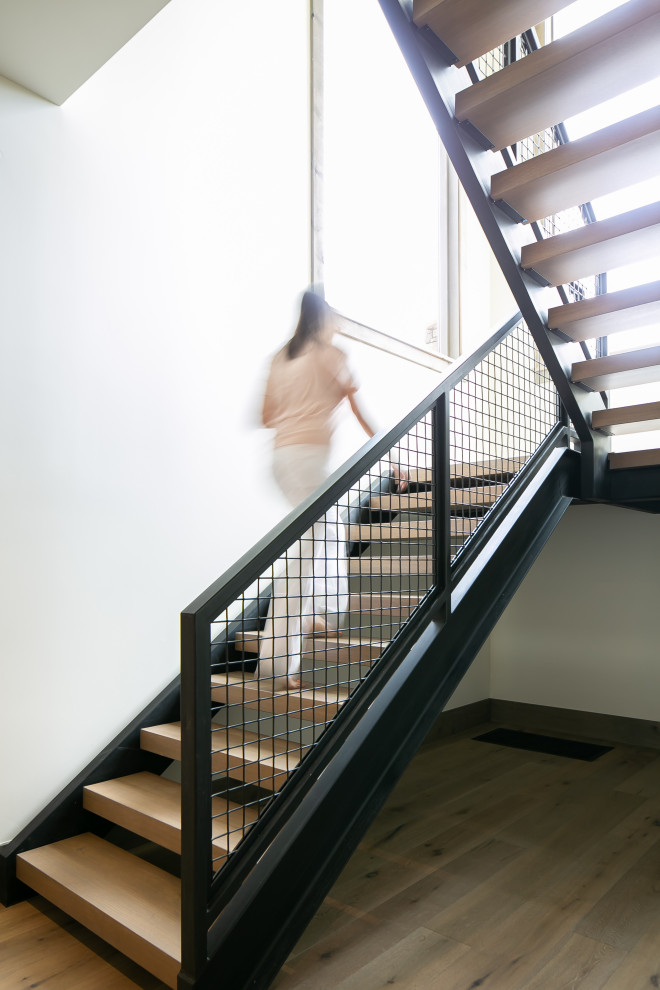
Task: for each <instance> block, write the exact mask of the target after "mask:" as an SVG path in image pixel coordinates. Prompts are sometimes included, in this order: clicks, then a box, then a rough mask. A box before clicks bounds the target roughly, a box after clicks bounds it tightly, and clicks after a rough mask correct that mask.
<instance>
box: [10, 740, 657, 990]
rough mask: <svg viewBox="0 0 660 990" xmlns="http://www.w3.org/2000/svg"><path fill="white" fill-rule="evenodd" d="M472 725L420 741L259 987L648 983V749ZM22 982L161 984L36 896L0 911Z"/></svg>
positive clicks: (652, 940)
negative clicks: (523, 744) (545, 748)
mask: <svg viewBox="0 0 660 990" xmlns="http://www.w3.org/2000/svg"><path fill="white" fill-rule="evenodd" d="M489 727H492V726H489ZM485 728H486V727H484V726H482V727H479V729H478V730H477V729H473V730H472V731H471V733H469V734H463V735H461V736H458V737H456V736H455V737H452V738H451V739H449V740H442V741H439V742H436V743H433V744H429V745H427V746H426V747H425V748H424V749H423V750H422V751H421V752H420V753H419V754H418V756H417V757H416V758H415V760H414V761H413V763H412V764H411V766H410V767H409V769H408V771H407V772H406V774H405V775H404V777H403V778H402V780H401V782H400V783H399V785H398V787H397V788H396V790H395V791H394V793H393V794H392V796H391V797H390V799H389V800H388V802H387V804H386V806H385V808H384V809H383V811H382V812H381V814H380V815H379V817H378V818H377V820H376V821H375V823H374V825H373V826H372V828H371V829H370V830H369V832H368V834H367V835H366V836H365V838H364V840H363V841H362V842H361V844H360V847H359V849H358V851H357V852H356V854H355V855H354V856H353V858H352V859H351V861H350V863H349V864H348V865H347V867H346V868H345V870H344V871H343V873H342V875H341V877H340V878H339V880H338V881H337V883H336V884H335V886H334V887H333V889H332V891H331V893H330V895H329V896H328V897H327V898H326V899H325V901H324V903H323V905H322V906H321V908H320V909H319V911H318V912H317V914H316V916H315V918H314V919H313V921H312V923H311V925H310V926H309V928H308V929H307V931H306V932H305V934H304V935H303V937H302V938H301V939H300V941H299V943H298V945H297V946H296V947H295V949H294V951H293V952H292V954H291V956H290V957H289V959H288V960H287V963H286V965H285V967H284V968H283V970H282V971H281V972H280V974H279V975H278V977H277V978H276V980H275V982H274V983H273V990H325V988H327V990H330V988H333V990H334V988H337V990H385V988H387V987H390V986H394V987H397V988H399V990H474V988H477V987H479V988H482V990H564V988H566V990H568V988H570V990H601V988H602V990H647V988H654V987H656V988H657V987H660V753H659V752H658V751H657V750H650V749H649V750H647V749H636V748H632V747H630V748H628V747H624V746H616V747H615V748H614V749H613V750H612V751H611V752H610V753H607V754H606V755H604V756H602V757H600V758H599V759H598V760H596V761H595V762H593V763H585V762H582V761H578V760H572V759H568V758H565V757H557V756H546V755H543V754H539V753H532V752H526V751H523V750H516V749H508V748H505V747H500V746H494V745H492V744H490V743H483V742H477V741H475V740H473V739H472V738H470V736H472V735H476V734H477V733H478V731H483V730H484V729H485ZM34 986H39V987H40V988H44V990H83V988H84V990H130V988H133V987H140V988H143V990H161V987H162V984H160V983H158V981H156V980H154V979H153V978H152V977H150V976H149V975H148V974H146V973H144V972H143V971H142V970H140V969H139V968H138V967H136V966H134V965H133V964H132V963H130V962H129V961H128V960H126V959H125V958H124V957H123V956H121V955H120V954H119V953H116V952H114V950H112V949H110V948H109V947H107V946H105V945H104V943H102V942H100V940H98V939H96V938H95V937H94V936H92V935H90V934H89V933H88V932H86V931H85V930H84V929H83V928H81V927H80V926H79V925H77V924H76V923H75V922H73V921H71V920H70V919H68V918H67V917H66V916H65V915H63V914H62V913H61V912H59V911H57V910H56V909H54V908H51V907H49V906H48V905H47V904H46V902H44V901H43V900H41V899H40V898H35V899H34V900H32V901H30V902H26V903H23V904H19V905H16V906H14V907H12V908H9V909H3V908H0V990H17V988H21V987H34ZM219 990H235V988H222V987H219Z"/></svg>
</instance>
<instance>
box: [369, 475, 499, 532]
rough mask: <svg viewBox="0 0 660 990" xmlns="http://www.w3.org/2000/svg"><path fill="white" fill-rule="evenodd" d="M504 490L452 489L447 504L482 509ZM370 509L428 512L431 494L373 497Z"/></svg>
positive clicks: (494, 487) (481, 487)
mask: <svg viewBox="0 0 660 990" xmlns="http://www.w3.org/2000/svg"><path fill="white" fill-rule="evenodd" d="M505 488H506V485H503V484H501V485H475V486H473V487H469V488H452V489H451V492H450V495H449V503H450V506H451V507H452V508H470V507H474V508H484V507H487V506H490V505H493V504H494V503H495V502H496V501H497V499H498V498H499V497H500V495H501V494H502V492H503V491H504V489H505ZM370 508H372V509H376V510H384V511H388V512H430V511H431V510H432V508H433V497H432V493H431V492H423V491H422V492H410V494H407V495H375V496H373V498H372V499H371V502H370ZM372 525H376V526H377V525H378V524H372ZM418 525H419V524H418ZM351 539H353V537H351Z"/></svg>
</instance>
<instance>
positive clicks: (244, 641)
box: [236, 631, 387, 659]
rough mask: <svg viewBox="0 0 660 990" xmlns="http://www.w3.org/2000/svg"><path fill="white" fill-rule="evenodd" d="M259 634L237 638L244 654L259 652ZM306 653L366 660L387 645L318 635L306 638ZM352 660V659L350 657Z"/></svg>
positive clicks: (375, 655) (237, 644)
mask: <svg viewBox="0 0 660 990" xmlns="http://www.w3.org/2000/svg"><path fill="white" fill-rule="evenodd" d="M259 635H260V634H259V633H258V632H257V631H251V632H245V633H243V634H242V636H241V637H240V640H239V637H237V639H236V647H237V649H241V647H242V651H243V652H244V653H254V654H256V653H258V652H259ZM306 644H307V645H306V646H305V653H324V652H326V651H327V650H329V649H331V650H333V651H339V653H340V654H341V653H348V654H349V655H350V654H353V653H355V654H357V657H356V659H364V658H365V657H366V656H367V655H368V656H369V657H371V658H373V657H377V656H380V654H381V653H382V652H383V650H384V649H385V647H386V645H387V644H386V643H376V642H373V641H372V640H361V639H354V638H351V639H348V638H347V637H344V636H336V635H325V634H324V633H316V634H315V635H314V636H310V637H309V638H307V637H306ZM350 658H351V659H352V657H350ZM347 659H348V657H347Z"/></svg>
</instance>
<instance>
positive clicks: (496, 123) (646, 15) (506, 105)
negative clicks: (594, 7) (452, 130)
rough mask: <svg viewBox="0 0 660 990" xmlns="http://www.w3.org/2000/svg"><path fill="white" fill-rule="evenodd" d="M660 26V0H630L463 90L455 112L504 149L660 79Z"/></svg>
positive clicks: (494, 144) (459, 118) (496, 146)
mask: <svg viewBox="0 0 660 990" xmlns="http://www.w3.org/2000/svg"><path fill="white" fill-rule="evenodd" d="M659 32H660V9H659V7H658V0H629V2H628V3H626V4H624V5H623V6H622V7H619V8H616V9H615V10H612V11H610V12H609V13H607V14H604V15H603V16H602V17H599V18H598V19H597V20H595V21H592V22H591V23H589V24H586V25H585V26H584V27H582V28H580V29H579V30H577V31H573V32H572V33H571V34H568V35H566V36H565V37H563V38H559V39H557V40H556V41H553V42H552V43H551V44H550V45H546V46H545V47H543V48H540V49H539V50H538V51H535V52H532V53H531V54H529V55H527V56H526V57H525V58H523V59H520V60H518V61H516V62H513V63H511V64H510V65H507V66H506V67H505V68H504V69H501V70H500V71H499V72H496V73H494V74H493V75H492V76H489V77H488V78H487V79H483V80H481V81H480V82H478V83H476V84H475V85H473V86H471V87H469V88H468V89H465V90H462V91H461V92H460V93H458V94H457V96H456V118H457V119H458V120H459V121H466V120H469V121H470V122H471V123H472V124H473V125H474V126H475V127H476V128H478V130H479V131H481V132H482V134H484V135H485V136H486V137H487V138H488V139H489V140H490V141H491V142H492V144H493V146H494V148H495V149H496V150H501V149H502V148H505V147H507V145H511V144H515V142H516V141H520V140H521V139H522V138H526V137H529V136H530V135H532V134H536V133H538V132H539V131H541V130H543V129H544V128H546V127H551V126H552V125H553V124H556V123H557V122H558V121H560V120H566V119H567V118H568V117H571V116H573V115H574V114H577V113H580V112H582V111H583V110H588V109H590V108H591V107H593V106H596V105H597V104H599V103H602V102H603V101H605V100H607V99H610V98H611V97H614V96H619V95H620V94H621V93H624V92H626V91H627V90H629V89H632V88H633V87H635V86H638V85H641V84H642V83H644V82H647V81H649V80H651V79H654V78H655V76H656V75H657V60H658V56H657V37H658V33H659ZM613 52H615V53H616V71H615V72H613V71H612V53H613Z"/></svg>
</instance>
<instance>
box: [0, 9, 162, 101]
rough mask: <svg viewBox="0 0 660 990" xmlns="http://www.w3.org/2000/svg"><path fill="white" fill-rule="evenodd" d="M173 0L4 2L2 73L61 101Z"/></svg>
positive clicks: (1, 11)
mask: <svg viewBox="0 0 660 990" xmlns="http://www.w3.org/2000/svg"><path fill="white" fill-rule="evenodd" d="M167 3H169V0H0V75H3V76H5V77H6V78H7V79H11V80H12V82H15V83H18V84H19V85H20V86H24V87H25V88H26V89H30V90H32V92H34V93H36V94H37V95H38V96H42V97H44V99H46V100H50V101H51V103H56V104H58V105H59V104H62V103H64V101H65V100H66V99H67V97H69V96H71V94H72V93H74V92H75V91H76V90H77V89H78V87H79V86H82V84H83V83H84V82H86V80H87V79H89V78H90V76H92V75H94V73H95V72H96V71H97V69H100V67H101V66H102V65H103V64H104V63H105V62H107V61H108V59H109V58H111V56H112V55H114V54H115V52H117V51H119V49H120V48H122V47H123V46H124V45H125V44H126V42H127V41H129V40H130V39H131V38H132V37H133V35H135V34H137V32H138V31H139V30H140V29H141V28H143V27H144V25H145V24H146V23H147V21H150V20H151V18H152V17H153V16H154V15H155V14H157V13H158V11H159V10H162V9H163V7H165V6H166V4H167Z"/></svg>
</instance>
